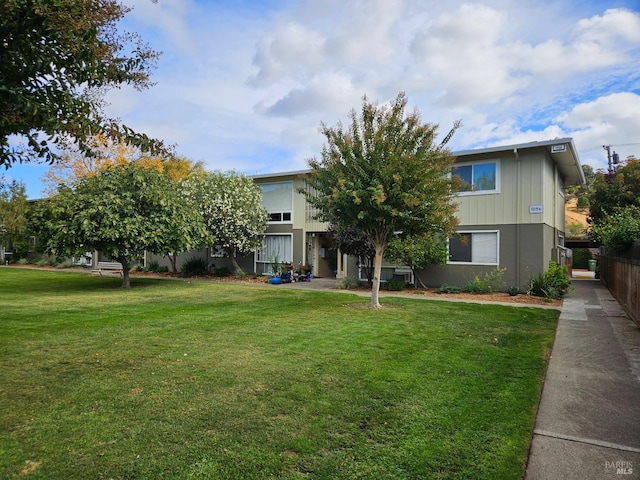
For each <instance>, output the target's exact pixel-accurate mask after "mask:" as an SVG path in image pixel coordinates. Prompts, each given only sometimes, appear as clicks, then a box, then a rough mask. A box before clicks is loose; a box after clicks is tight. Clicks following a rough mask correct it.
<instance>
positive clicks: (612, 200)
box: [589, 157, 640, 225]
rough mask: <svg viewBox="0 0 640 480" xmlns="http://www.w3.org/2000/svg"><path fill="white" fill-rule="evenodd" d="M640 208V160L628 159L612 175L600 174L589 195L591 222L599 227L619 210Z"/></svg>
mask: <svg viewBox="0 0 640 480" xmlns="http://www.w3.org/2000/svg"><path fill="white" fill-rule="evenodd" d="M628 206H640V160H638V159H636V158H635V157H629V158H627V160H626V162H625V164H624V165H622V166H621V167H619V168H618V169H617V170H616V171H615V172H614V173H612V174H605V173H598V174H597V175H596V179H595V181H594V183H593V187H592V190H591V194H590V195H589V222H590V223H591V224H592V225H597V224H598V223H600V222H601V221H602V220H604V219H605V218H606V217H608V216H609V215H613V214H614V213H616V211H617V210H619V209H622V208H625V207H628Z"/></svg>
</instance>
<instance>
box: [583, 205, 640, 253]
mask: <svg viewBox="0 0 640 480" xmlns="http://www.w3.org/2000/svg"><path fill="white" fill-rule="evenodd" d="M591 234H592V236H593V237H594V238H595V239H596V240H598V241H599V242H600V243H601V244H603V245H606V246H607V247H611V248H613V250H614V251H616V252H617V253H623V252H625V251H626V250H627V249H628V248H629V247H630V246H631V245H632V244H633V243H634V242H637V241H638V240H640V207H638V206H628V207H625V208H621V209H619V210H618V211H617V212H616V213H615V214H614V215H610V216H607V217H605V218H603V219H601V220H600V221H598V222H597V223H596V224H594V225H592V227H591Z"/></svg>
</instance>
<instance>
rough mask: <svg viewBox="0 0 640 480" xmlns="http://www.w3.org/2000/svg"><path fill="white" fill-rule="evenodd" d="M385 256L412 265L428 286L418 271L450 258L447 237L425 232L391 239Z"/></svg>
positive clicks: (419, 280) (415, 276)
mask: <svg viewBox="0 0 640 480" xmlns="http://www.w3.org/2000/svg"><path fill="white" fill-rule="evenodd" d="M385 257H386V258H387V259H389V260H392V261H397V262H399V263H401V264H403V265H407V266H408V267H411V271H412V272H413V277H414V278H415V287H416V288H417V287H418V283H420V285H421V286H422V288H427V287H426V286H425V284H424V283H423V282H422V280H421V279H420V276H419V275H418V273H419V272H420V271H421V270H423V269H424V268H426V267H427V266H429V265H444V264H446V263H447V259H448V258H449V252H448V250H447V237H446V236H445V235H442V234H438V233H432V232H425V233H423V234H420V235H406V236H405V235H400V236H397V237H394V238H393V239H392V240H391V241H389V245H388V246H387V250H386V253H385Z"/></svg>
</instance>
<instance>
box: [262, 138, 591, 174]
mask: <svg viewBox="0 0 640 480" xmlns="http://www.w3.org/2000/svg"><path fill="white" fill-rule="evenodd" d="M556 145H558V146H560V145H568V146H569V150H570V158H571V159H574V160H575V162H574V161H572V160H570V159H569V158H567V157H568V155H567V152H566V151H562V153H560V152H554V151H553V150H552V148H551V147H553V146H556ZM529 148H548V149H549V154H550V155H551V157H552V158H553V160H554V162H556V164H558V165H559V166H560V167H561V170H562V172H563V174H564V176H565V178H566V180H567V182H568V184H569V185H583V184H584V183H585V178H584V173H583V172H582V166H581V164H580V159H579V158H578V152H577V150H576V146H575V144H574V143H573V138H571V137H563V138H555V139H553V140H543V141H540V142H527V143H514V144H511V145H495V146H493V147H485V148H475V149H471V150H459V151H454V152H451V154H452V155H453V156H454V157H464V156H467V155H482V154H485V153H498V152H506V151H512V152H514V154H517V152H518V150H525V149H529ZM561 157H562V158H561ZM310 172H311V169H306V170H294V171H290V172H274V173H262V174H256V175H249V177H250V178H253V179H261V178H282V177H291V176H297V175H305V174H308V173H310Z"/></svg>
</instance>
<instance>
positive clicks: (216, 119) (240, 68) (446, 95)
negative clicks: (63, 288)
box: [107, 0, 640, 173]
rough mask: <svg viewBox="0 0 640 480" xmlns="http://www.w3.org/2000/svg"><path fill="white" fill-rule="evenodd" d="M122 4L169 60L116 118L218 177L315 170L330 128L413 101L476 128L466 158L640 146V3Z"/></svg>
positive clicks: (122, 98) (460, 137)
mask: <svg viewBox="0 0 640 480" xmlns="http://www.w3.org/2000/svg"><path fill="white" fill-rule="evenodd" d="M124 1H125V3H127V4H130V5H134V6H135V10H134V11H133V13H132V14H131V15H129V16H128V17H127V19H126V20H125V22H124V23H123V26H124V27H125V28H126V29H127V30H130V31H136V32H138V33H140V35H141V37H142V38H143V39H144V40H146V41H148V42H149V44H150V46H151V47H152V48H154V49H156V50H161V51H163V52H164V53H163V55H162V57H161V58H160V60H159V63H158V69H157V71H155V72H154V73H153V76H152V80H153V81H155V82H157V85H156V86H155V87H152V88H151V89H149V90H148V91H144V92H136V91H134V90H133V89H128V88H123V89H122V90H116V91H113V92H110V94H109V96H108V99H109V100H110V101H111V104H112V105H111V107H109V109H108V111H107V113H108V114H109V115H110V116H114V117H120V118H121V119H122V120H123V122H124V123H125V124H126V125H128V126H130V127H132V128H134V129H136V130H139V131H145V132H146V133H148V134H150V135H154V136H159V137H161V138H164V139H165V140H166V141H167V142H168V143H178V144H179V145H178V153H180V154H183V155H186V156H189V157H192V158H194V159H202V160H204V161H206V162H208V166H209V167H210V168H237V169H239V170H243V171H247V172H252V173H254V172H255V171H261V172H267V171H278V170H280V171H282V170H289V169H298V168H303V167H304V165H305V162H304V161H305V159H306V158H308V157H310V156H314V155H315V156H318V155H319V154H320V151H321V146H322V142H323V141H324V138H323V137H322V135H321V134H320V133H319V131H318V127H319V125H320V123H321V122H325V123H327V124H328V125H334V124H335V123H337V122H338V121H340V120H342V121H345V120H346V119H347V115H348V113H349V111H350V110H351V109H356V110H359V108H360V105H361V99H362V96H363V95H367V97H368V99H369V100H371V101H378V102H381V103H384V102H387V101H389V100H391V99H393V98H394V97H395V96H396V95H397V93H398V92H399V91H405V92H406V93H407V96H408V98H409V104H410V107H411V108H413V107H414V106H415V107H417V108H418V109H419V110H420V112H421V113H422V118H423V120H424V121H426V122H431V123H438V124H440V134H441V136H444V135H445V134H446V132H447V131H448V130H449V128H450V126H451V124H452V122H453V121H454V120H456V119H459V118H461V119H462V122H463V127H462V128H461V129H460V130H458V132H457V133H456V135H455V136H454V137H453V139H452V141H451V145H450V146H451V148H453V149H455V150H460V149H467V148H475V147H482V146H487V145H495V144H498V143H507V142H508V143H520V142H528V141H532V140H545V139H549V138H554V137H556V136H566V135H571V136H574V138H575V141H576V145H577V147H578V149H579V150H580V149H585V150H586V151H587V153H585V155H584V158H586V159H587V161H589V162H591V161H593V162H598V161H600V157H599V156H601V155H602V145H603V144H613V145H616V144H627V143H634V142H640V138H638V135H639V134H638V132H640V125H639V123H640V105H639V102H638V95H640V12H639V11H638V9H637V7H634V10H629V9H627V10H625V9H623V8H617V9H609V10H605V8H602V7H600V6H599V5H598V2H586V3H581V4H575V3H571V2H565V1H562V0H545V1H543V2H540V1H537V0H522V1H520V2H514V1H512V0H478V1H476V2H468V1H467V2H465V1H464V0H452V1H450V2H449V1H448V2H437V1H435V0H302V1H293V0H288V1H275V0H274V1H270V2H268V1H265V2H262V1H261V2H256V1H242V2H220V1H216V2H209V1H205V0H160V1H159V2H158V3H157V4H154V3H152V2H151V1H149V0H124ZM624 2H628V4H631V0H619V3H617V4H620V5H623V4H624ZM596 147H597V148H596ZM630 148H634V147H630ZM591 149H593V150H591ZM619 153H620V154H621V156H623V155H624V154H625V152H624V151H623V149H622V147H621V148H620V151H619ZM630 153H632V152H630Z"/></svg>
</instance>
